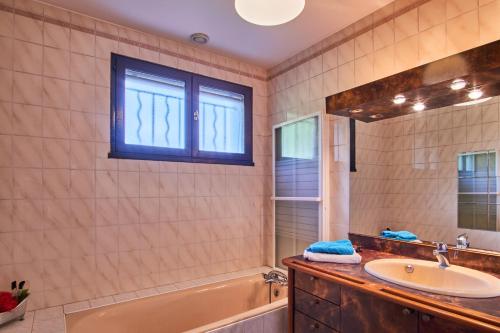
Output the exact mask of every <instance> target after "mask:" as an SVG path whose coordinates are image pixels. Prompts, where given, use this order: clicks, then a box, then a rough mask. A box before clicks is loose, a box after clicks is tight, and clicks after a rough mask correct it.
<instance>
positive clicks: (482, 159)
mask: <svg viewBox="0 0 500 333" xmlns="http://www.w3.org/2000/svg"><path fill="white" fill-rule="evenodd" d="M457 162H458V163H457V167H458V227H459V228H464V229H480V230H492V231H497V230H500V228H499V227H498V226H499V222H498V217H497V215H498V208H499V207H498V204H500V202H498V199H497V164H498V163H497V154H496V151H494V150H487V151H479V152H468V153H461V154H459V155H458V161H457Z"/></svg>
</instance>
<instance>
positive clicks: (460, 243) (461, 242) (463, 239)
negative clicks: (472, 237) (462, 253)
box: [457, 233, 470, 249]
mask: <svg viewBox="0 0 500 333" xmlns="http://www.w3.org/2000/svg"><path fill="white" fill-rule="evenodd" d="M469 246H470V242H469V236H468V235H467V234H466V233H463V234H460V235H458V236H457V249H466V248H468V247H469Z"/></svg>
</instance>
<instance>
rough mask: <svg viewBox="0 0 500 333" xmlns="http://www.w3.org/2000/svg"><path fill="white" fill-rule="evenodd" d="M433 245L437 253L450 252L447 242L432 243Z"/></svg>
mask: <svg viewBox="0 0 500 333" xmlns="http://www.w3.org/2000/svg"><path fill="white" fill-rule="evenodd" d="M432 244H434V245H436V251H437V252H448V244H446V243H445V242H432Z"/></svg>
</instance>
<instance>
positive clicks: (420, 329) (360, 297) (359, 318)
mask: <svg viewBox="0 0 500 333" xmlns="http://www.w3.org/2000/svg"><path fill="white" fill-rule="evenodd" d="M289 282H290V285H289V304H288V306H289V316H290V321H289V332H290V333H304V332H316V333H335V332H342V333H344V332H345V333H479V332H481V330H478V329H475V328H470V327H464V326H462V325H460V324H456V323H454V322H452V321H449V320H445V319H442V318H439V317H434V316H431V315H429V314H426V313H422V312H420V311H416V310H414V309H411V308H408V307H405V306H403V305H400V304H397V303H395V302H390V301H387V300H384V299H382V298H380V297H377V296H374V295H371V294H369V293H366V292H364V291H362V290H357V289H355V288H353V287H349V286H345V285H340V284H337V283H334V282H331V281H327V280H324V279H321V278H318V277H315V276H313V275H310V274H307V273H304V272H301V271H299V270H294V269H289Z"/></svg>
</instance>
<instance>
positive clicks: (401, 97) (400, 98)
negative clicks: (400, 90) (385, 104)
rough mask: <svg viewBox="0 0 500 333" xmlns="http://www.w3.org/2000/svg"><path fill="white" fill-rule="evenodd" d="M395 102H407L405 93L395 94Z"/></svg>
mask: <svg viewBox="0 0 500 333" xmlns="http://www.w3.org/2000/svg"><path fill="white" fill-rule="evenodd" d="M392 101H393V102H394V104H403V103H404V102H406V97H404V95H401V94H399V95H396V96H394V99H393V100H392Z"/></svg>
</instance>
